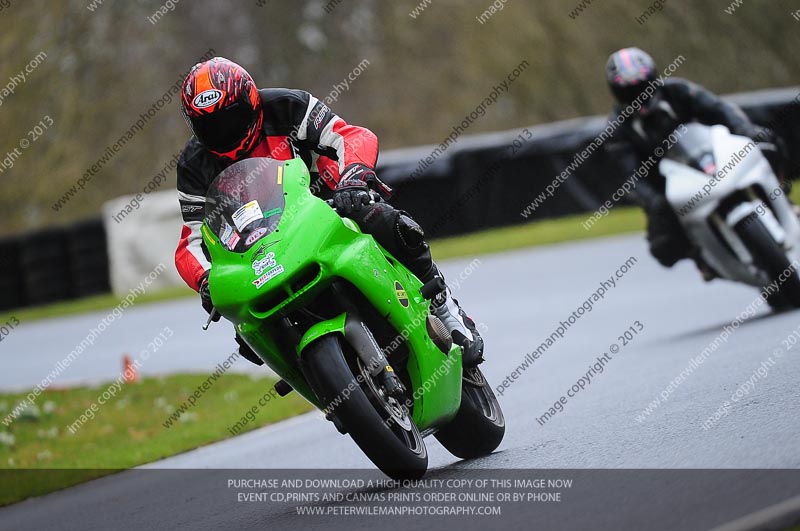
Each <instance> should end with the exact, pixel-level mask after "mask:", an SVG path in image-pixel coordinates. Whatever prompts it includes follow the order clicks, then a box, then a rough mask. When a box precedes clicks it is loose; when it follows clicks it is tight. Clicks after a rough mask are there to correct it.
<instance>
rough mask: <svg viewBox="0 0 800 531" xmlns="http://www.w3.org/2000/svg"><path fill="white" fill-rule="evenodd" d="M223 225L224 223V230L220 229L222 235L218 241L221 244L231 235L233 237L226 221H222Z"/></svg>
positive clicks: (231, 228)
mask: <svg viewBox="0 0 800 531" xmlns="http://www.w3.org/2000/svg"><path fill="white" fill-rule="evenodd" d="M223 223H225V228H224V229H222V235H220V237H219V239H220V240H222V241H223V242H227V241H228V239H229V238H230V237H231V235H233V227H231V226H230V225H228V222H227V221H224V222H223Z"/></svg>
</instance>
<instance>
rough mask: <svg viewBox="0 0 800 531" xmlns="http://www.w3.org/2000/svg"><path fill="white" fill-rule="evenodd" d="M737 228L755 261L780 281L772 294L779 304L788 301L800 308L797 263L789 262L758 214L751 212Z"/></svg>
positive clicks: (770, 275) (772, 279) (799, 282)
mask: <svg viewBox="0 0 800 531" xmlns="http://www.w3.org/2000/svg"><path fill="white" fill-rule="evenodd" d="M735 230H736V233H737V234H738V235H739V238H741V239H742V243H744V245H745V247H747V250H748V251H749V252H750V254H751V255H752V256H753V260H754V261H755V263H756V264H757V265H758V266H759V267H760V268H761V269H763V270H764V271H765V272H766V273H767V275H768V276H769V279H770V282H775V281H777V282H779V283H780V284H779V286H778V292H777V293H775V294H772V295H771V297H772V298H773V300H774V301H775V304H776V305H779V304H780V303H781V302H784V301H785V302H788V303H789V304H791V305H792V306H794V307H795V308H800V276H798V272H797V271H796V270H795V269H794V268H793V267H792V266H793V265H794V264H790V263H789V259H788V258H787V257H786V252H785V251H784V250H783V248H782V247H781V245H780V244H779V243H778V242H776V241H775V239H774V238H773V237H772V234H770V232H769V230H767V228H766V227H765V226H764V224H763V223H761V220H760V219H759V217H758V214H756V213H753V214H750V215H749V216H747V217H746V218H744V219H743V220H741V221H740V222H739V223H737V224H736V227H735ZM787 271H788V272H790V273H791V274H790V275H789V276H788V278H785V279H784V280H782V281H781V280H780V278H782V277H785V276H786V272H787ZM779 277H780V278H779Z"/></svg>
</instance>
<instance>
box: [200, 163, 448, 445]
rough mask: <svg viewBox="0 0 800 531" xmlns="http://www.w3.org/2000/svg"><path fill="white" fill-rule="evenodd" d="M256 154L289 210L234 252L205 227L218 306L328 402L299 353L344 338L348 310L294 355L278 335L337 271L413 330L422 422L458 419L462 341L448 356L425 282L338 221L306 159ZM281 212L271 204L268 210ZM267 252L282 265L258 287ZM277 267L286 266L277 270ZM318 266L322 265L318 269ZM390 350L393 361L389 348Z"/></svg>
mask: <svg viewBox="0 0 800 531" xmlns="http://www.w3.org/2000/svg"><path fill="white" fill-rule="evenodd" d="M250 160H260V161H264V164H268V166H269V168H268V169H267V170H266V171H264V172H262V175H261V176H260V177H259V178H264V179H266V178H269V179H275V180H276V181H275V182H276V183H277V184H278V185H279V186H280V187H281V189H282V190H283V195H284V199H285V208H284V209H283V213H282V216H281V217H280V221H279V222H278V224H277V226H276V227H275V228H274V230H273V231H271V232H269V233H268V234H266V235H264V236H262V237H261V238H260V239H259V240H258V241H257V242H256V243H255V244H253V245H252V247H250V248H249V249H240V247H235V248H236V249H237V251H241V252H232V251H230V250H228V249H227V248H226V247H225V246H224V245H223V244H222V242H221V241H220V240H219V238H218V237H217V235H216V234H215V231H214V230H213V228H212V227H211V225H210V224H209V219H208V218H207V219H206V221H205V222H204V225H203V230H202V233H203V238H204V240H205V243H206V246H207V247H208V250H209V252H210V255H211V261H212V263H213V268H212V270H211V274H210V276H209V288H210V290H211V293H212V296H213V302H214V306H215V307H216V308H217V310H218V311H219V312H220V313H221V314H222V315H223V316H224V317H225V318H227V319H228V320H230V321H231V322H232V323H234V325H235V326H236V329H237V331H238V332H239V334H240V335H241V336H242V337H243V338H244V339H245V341H247V343H248V344H249V345H250V346H251V348H252V349H253V350H254V351H255V352H256V353H257V354H258V355H259V356H260V357H261V358H262V359H263V360H264V361H265V362H266V364H267V365H268V366H269V367H271V368H272V369H273V370H274V371H275V372H276V373H277V374H278V375H279V376H280V377H281V378H283V379H284V380H286V381H287V382H288V383H289V384H290V385H291V386H292V387H293V388H294V389H295V390H296V391H297V392H299V393H300V394H301V395H302V396H303V397H304V398H306V399H307V400H308V401H309V402H311V403H312V404H314V405H315V406H316V407H317V408H319V409H321V405H320V403H319V401H318V400H317V398H316V396H315V395H314V393H313V391H312V390H311V388H310V387H309V385H308V383H307V382H306V381H305V378H304V377H303V375H302V374H301V372H300V371H299V370H298V368H297V366H298V365H297V361H298V360H297V359H296V357H298V356H300V357H301V356H302V355H303V350H304V349H305V348H306V347H307V346H308V345H309V344H310V343H311V342H313V341H314V340H316V339H318V338H320V337H322V336H323V335H326V334H342V335H344V322H345V317H346V316H345V314H342V315H339V316H337V317H335V318H333V319H330V320H328V321H323V322H321V323H317V324H315V325H314V326H312V327H311V328H310V329H309V330H308V331H307V332H306V333H305V334H304V336H303V338H302V339H301V340H300V342H299V344H298V347H297V351H296V352H287V351H286V349H281V348H280V347H279V346H278V345H279V344H280V343H279V341H278V340H277V339H276V338H275V337H273V334H274V333H275V330H277V326H276V324H277V322H278V321H279V320H280V319H281V318H282V317H283V316H284V315H285V312H287V311H292V310H296V309H298V308H302V307H304V306H305V305H306V304H308V302H309V301H311V300H312V299H313V298H314V297H316V296H317V295H319V294H320V293H321V292H322V291H323V290H325V289H326V288H327V287H329V286H330V285H331V282H332V281H333V280H334V279H335V278H341V279H345V280H347V281H349V282H350V283H351V284H352V285H354V286H355V287H356V288H357V289H358V290H360V291H361V293H362V294H363V295H364V296H365V297H366V299H367V300H368V301H369V302H370V303H371V304H372V306H373V307H374V311H375V312H376V313H377V314H378V315H381V316H383V317H385V318H386V319H387V320H388V322H389V323H390V324H391V325H392V326H393V327H394V329H395V330H396V331H397V332H398V334H401V333H402V335H403V336H406V335H407V339H406V344H407V347H408V349H409V351H410V356H409V358H408V361H407V364H406V369H407V371H408V374H409V376H410V379H411V382H412V385H413V389H412V390H411V391H410V392H413V398H414V411H413V419H414V422H415V423H416V424H417V427H418V428H419V429H420V430H427V429H429V428H433V427H437V426H440V425H443V424H445V423H446V422H448V421H449V420H450V419H452V418H453V417H454V416H455V414H456V412H457V411H458V408H459V406H460V402H461V375H462V367H461V348H460V347H458V346H455V345H454V346H453V347H452V349H451V351H450V352H449V354H448V355H445V354H443V353H442V352H441V351H440V350H439V349H438V348H437V347H436V346H435V345H434V343H433V341H432V340H431V338H430V336H429V335H428V332H427V327H426V322H425V320H426V317H427V315H428V312H429V302H428V301H426V300H424V299H423V298H422V296H421V294H420V287H421V286H422V283H421V282H420V280H419V279H417V278H416V277H415V276H414V275H413V274H412V273H411V272H410V271H409V270H408V269H407V268H406V267H404V266H403V265H402V264H401V263H400V262H398V261H397V260H395V259H394V258H393V257H392V256H391V255H390V254H389V253H388V252H386V251H385V250H384V249H383V248H381V247H380V246H379V245H378V244H377V243H376V242H375V240H374V239H373V238H372V237H371V236H369V235H366V234H362V233H361V232H360V231H359V230H358V227H357V226H356V224H355V223H353V222H352V221H351V220H349V219H343V218H341V217H340V216H339V215H338V214H337V213H336V212H335V211H334V210H333V209H332V208H331V207H330V206H329V205H328V204H326V203H325V202H324V201H323V200H321V199H319V198H317V197H315V196H314V195H313V194H312V193H311V191H310V189H309V182H310V176H309V173H308V169H307V168H306V166H305V164H304V163H303V162H302V160H300V159H295V160H290V161H286V162H278V161H273V160H271V159H250ZM272 186H273V187H274V186H275V183H273V184H272ZM207 209H208V206H207ZM274 210H275V209H274V208H270V209H269V210H268V211H267V214H268V215H269V214H272V212H273V211H274ZM242 243H244V242H239V243H238V244H237V245H241V244H242ZM268 253H274V262H275V263H274V264H272V263H271V262H269V260H268V262H267V263H268V266H269V267H268V268H267V269H265V270H264V271H262V272H261V275H267V276H268V277H269V276H271V278H270V279H269V280H266V281H265V283H263V285H262V286H261V287H260V288H259V287H257V286H256V285H255V284H254V281H255V280H256V279H257V278H259V276H260V275H259V274H256V271H255V269H256V268H255V266H254V262H255V261H257V260H259V261H263V260H265V259H266V258H265V257H267V255H268ZM256 255H258V256H256ZM280 267H282V268H283V271H282V272H277V271H280ZM317 268H318V271H319V272H318V273H317V274H316V276H313V275H314V273H315V272H316V271H317ZM273 274H274V275H275V276H272V275H273ZM299 279H302V282H298V280H299ZM397 282H399V283H400V285H401V286H402V289H403V290H405V292H406V294H407V295H406V297H407V299H408V301H407V303H406V300H405V298H404V297H402V296H401V295H402V293H398V290H397V289H396V285H395V283H397ZM292 286H294V288H292ZM295 290H296V291H295ZM401 299H402V300H403V304H406V305H407V307H404V306H403V304H401ZM395 346H396V345H395ZM387 347H388V348H387V350H388V351H389V354H388V359H389V362H390V363H391V349H392V345H388V346H387ZM425 383H427V385H426V386H424V387H423V384H425ZM425 387H427V390H425Z"/></svg>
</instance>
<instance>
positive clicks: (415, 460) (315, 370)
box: [304, 335, 428, 479]
mask: <svg viewBox="0 0 800 531" xmlns="http://www.w3.org/2000/svg"><path fill="white" fill-rule="evenodd" d="M304 358H305V360H306V362H307V363H308V365H309V369H310V370H311V373H312V376H313V380H314V381H313V382H312V387H313V388H314V391H315V393H316V394H317V396H318V397H319V399H320V401H321V402H322V404H323V406H324V407H325V408H326V409H327V411H329V412H332V413H333V414H334V415H336V417H337V419H338V420H339V421H340V422H341V424H342V425H343V426H344V428H345V429H346V430H347V432H348V433H349V434H350V437H352V438H353V441H355V443H356V444H357V445H358V447H359V448H361V451H363V452H364V454H366V456H367V457H368V458H369V459H370V461H372V462H373V463H375V466H377V467H378V468H379V469H380V470H381V471H382V472H383V473H385V474H386V475H388V476H389V477H391V478H393V479H418V478H421V477H422V476H423V475H424V474H425V471H426V470H427V469H428V452H427V450H426V448H425V443H424V442H423V440H422V435H421V434H420V433H419V430H418V429H417V426H416V424H414V421H413V420H412V419H411V415H410V414H409V412H408V410H407V409H406V407H405V406H404V405H402V404H401V403H400V402H398V401H397V400H396V399H395V398H392V397H390V396H388V395H386V394H385V393H384V392H383V389H382V388H381V387H380V385H378V383H377V382H376V381H375V380H374V378H373V377H372V375H371V374H370V373H369V371H368V370H367V368H366V367H365V366H364V364H363V363H362V362H361V359H360V358H359V357H358V356H357V355H355V353H354V352H352V350H351V349H350V348H349V345H346V344H345V345H344V349H343V348H342V343H341V339H340V338H339V336H333V335H328V336H325V337H323V338H321V339H319V340H317V341H315V342H314V343H313V344H311V345H310V346H309V347H308V348H307V349H306V352H305V355H304Z"/></svg>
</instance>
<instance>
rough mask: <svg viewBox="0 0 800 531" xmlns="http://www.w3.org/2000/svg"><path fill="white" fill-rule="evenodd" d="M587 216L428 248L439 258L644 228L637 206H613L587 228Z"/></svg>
mask: <svg viewBox="0 0 800 531" xmlns="http://www.w3.org/2000/svg"><path fill="white" fill-rule="evenodd" d="M588 217H589V214H579V215H575V216H566V217H563V218H557V219H548V220H544V221H536V222H532V223H526V224H524V225H514V226H511V227H502V228H499V229H490V230H486V231H481V232H473V233H471V234H464V235H461V236H455V237H453V238H444V239H441V240H434V241H432V242H431V251H432V253H433V257H434V259H436V260H442V259H447V258H459V257H464V256H474V255H478V254H490V253H497V252H501V251H509V250H512V249H521V248H524V247H533V246H537V245H549V244H553V243H560V242H566V241H574V240H586V239H589V238H599V237H601V236H611V235H615V234H626V233H631V232H639V231H642V230H644V227H645V217H644V214H643V213H642V212H641V210H639V209H637V208H630V207H628V208H615V209H614V210H612V211H611V212H610V213H609V214H608V216H606V217H604V218H603V219H601V220H600V221H598V222H597V223H596V224H595V225H594V226H593V227H592V228H591V229H589V230H586V229H584V228H583V226H582V223H583V222H584V221H586V219H587V218H588Z"/></svg>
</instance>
